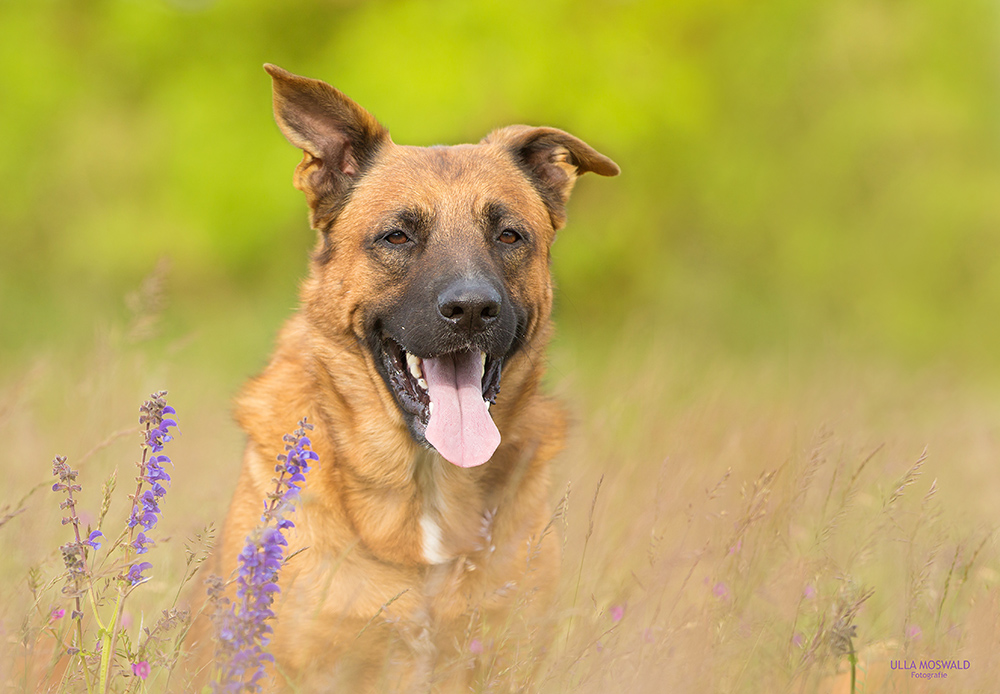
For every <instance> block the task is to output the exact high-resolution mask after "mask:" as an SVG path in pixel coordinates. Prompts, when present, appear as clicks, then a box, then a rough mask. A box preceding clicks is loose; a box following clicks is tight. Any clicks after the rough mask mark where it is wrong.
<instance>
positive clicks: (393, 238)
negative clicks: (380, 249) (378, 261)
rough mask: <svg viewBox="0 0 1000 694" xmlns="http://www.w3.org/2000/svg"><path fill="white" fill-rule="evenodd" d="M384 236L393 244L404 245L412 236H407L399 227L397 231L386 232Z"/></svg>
mask: <svg viewBox="0 0 1000 694" xmlns="http://www.w3.org/2000/svg"><path fill="white" fill-rule="evenodd" d="M384 238H385V240H386V241H388V242H389V243H391V244H393V245H394V246H399V245H402V244H404V243H406V242H407V241H409V240H410V237H409V236H407V235H406V234H405V233H403V232H402V231H400V230H399V229H396V230H395V231H393V232H391V233H389V234H386V235H385V237H384Z"/></svg>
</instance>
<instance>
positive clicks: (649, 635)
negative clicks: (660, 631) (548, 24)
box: [642, 628, 656, 643]
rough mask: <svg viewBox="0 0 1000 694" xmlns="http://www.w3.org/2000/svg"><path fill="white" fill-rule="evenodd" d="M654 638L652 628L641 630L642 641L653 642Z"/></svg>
mask: <svg viewBox="0 0 1000 694" xmlns="http://www.w3.org/2000/svg"><path fill="white" fill-rule="evenodd" d="M654 641H656V638H655V637H654V636H653V629H652V628H648V629H646V630H645V631H643V632H642V642H643V643H653V642H654Z"/></svg>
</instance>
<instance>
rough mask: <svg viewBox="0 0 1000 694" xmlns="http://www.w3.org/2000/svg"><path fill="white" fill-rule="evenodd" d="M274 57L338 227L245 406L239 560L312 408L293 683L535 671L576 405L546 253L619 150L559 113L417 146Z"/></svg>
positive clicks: (234, 512) (297, 567) (284, 121)
mask: <svg viewBox="0 0 1000 694" xmlns="http://www.w3.org/2000/svg"><path fill="white" fill-rule="evenodd" d="M266 69H267V71H268V73H270V75H271V77H272V78H273V79H274V113H275V117H276V120H277V122H278V125H279V126H280V128H281V130H282V132H283V133H284V134H285V136H286V137H287V138H288V139H289V140H290V141H291V142H292V144H294V145H295V146H296V147H299V148H300V149H302V150H303V152H304V153H305V156H304V158H303V160H302V162H301V163H300V164H299V166H298V168H297V169H296V171H295V179H294V180H295V186H296V187H297V188H298V189H300V190H301V191H302V192H303V193H305V196H306V200H307V201H308V204H309V209H310V219H311V221H312V226H313V228H314V229H316V230H317V231H318V232H319V241H318V245H317V248H316V252H315V255H314V256H313V262H312V267H311V272H310V275H309V278H308V279H307V280H306V281H305V283H304V284H303V286H302V292H301V297H302V307H301V309H300V310H299V312H298V313H297V314H295V316H293V317H292V319H291V320H290V321H289V322H288V323H287V324H286V325H285V327H284V329H283V330H282V331H281V334H280V336H279V339H278V346H277V350H276V352H275V354H274V357H273V358H272V360H271V362H270V364H269V365H268V366H267V368H266V369H265V370H264V372H263V373H262V374H261V375H260V376H258V377H257V378H256V379H254V380H253V381H251V382H250V384H249V385H248V386H247V387H246V389H245V390H244V392H243V394H242V395H241V397H240V398H239V401H238V414H237V418H238V420H239V423H240V425H241V426H242V427H243V428H244V429H245V430H246V432H247V434H248V436H249V442H248V445H247V449H246V455H245V458H244V463H243V470H242V474H241V475H240V479H239V483H238V487H237V490H236V493H235V496H234V498H233V502H232V506H231V508H230V511H229V515H228V518H227V520H226V525H225V530H224V536H223V538H222V540H221V542H220V560H221V562H222V565H221V567H220V569H221V572H222V574H223V575H229V573H230V571H231V570H232V569H233V567H235V565H236V557H237V554H238V553H239V551H240V549H241V547H242V545H243V542H244V538H245V537H246V536H247V533H248V532H250V530H251V529H252V528H253V527H254V526H255V525H256V524H257V522H258V520H259V519H260V515H261V507H262V502H263V499H264V497H265V495H266V494H267V492H268V491H269V490H272V489H273V486H274V484H273V482H272V478H273V476H274V465H275V458H276V456H277V455H278V454H279V453H281V452H282V450H283V448H282V446H283V443H282V436H283V435H284V434H285V433H287V432H290V431H292V430H294V429H295V428H296V422H298V421H299V420H300V419H301V418H302V417H303V416H308V418H309V421H311V422H312V423H313V424H315V427H316V428H315V431H313V432H312V434H311V438H312V442H313V448H314V450H315V451H316V452H317V453H318V454H319V463H318V464H317V465H316V466H315V467H314V469H313V470H312V472H310V473H309V477H308V480H307V482H306V483H305V488H304V490H303V496H302V502H301V504H300V508H299V509H298V510H297V511H296V513H295V516H294V518H293V520H294V522H295V529H294V531H291V536H290V538H289V544H290V547H289V549H288V552H289V553H292V552H295V551H296V550H299V549H302V548H307V549H305V551H303V552H301V553H300V554H298V555H296V556H295V557H294V558H293V559H291V561H290V562H288V564H287V565H286V566H285V568H284V570H283V571H282V574H281V594H280V596H278V599H277V601H276V611H277V613H278V616H277V620H276V622H275V625H274V635H273V640H272V643H271V648H270V650H271V652H272V653H273V654H274V656H275V659H276V666H277V670H278V672H279V673H280V675H279V679H281V678H282V677H283V678H285V679H287V680H288V682H289V683H290V688H291V687H299V688H300V690H301V691H306V692H319V691H334V690H336V691H351V692H356V691H368V690H379V691H381V690H389V691H403V690H405V691H411V690H412V691H429V690H434V691H439V690H452V689H456V688H457V689H460V690H468V687H469V685H470V684H471V683H472V682H473V680H474V679H475V678H478V679H479V681H480V683H481V684H482V685H484V686H488V687H490V688H495V687H501V688H503V689H507V688H514V687H521V686H523V685H524V684H525V680H526V678H528V677H529V676H530V671H531V668H530V665H525V666H523V667H522V666H521V665H519V663H520V662H521V661H522V660H524V659H525V658H528V657H530V653H531V648H542V647H544V645H545V644H543V643H537V642H533V641H532V636H533V635H534V634H536V633H537V632H536V630H537V628H538V627H539V622H540V621H541V620H539V617H540V616H541V615H542V614H543V613H544V610H543V609H540V608H543V607H544V606H545V604H546V598H547V596H548V595H549V594H550V593H551V591H552V590H553V589H554V587H555V582H556V578H557V572H558V566H559V547H558V543H557V542H556V540H555V538H554V536H553V535H551V534H550V533H547V532H546V526H547V524H548V522H549V520H550V514H551V509H550V506H549V497H548V491H549V472H548V467H549V461H550V460H551V459H552V457H553V456H555V455H556V453H557V452H558V451H559V450H560V448H561V446H562V442H563V435H564V434H563V430H564V422H563V416H562V414H561V411H560V410H559V408H558V407H557V406H555V405H554V404H553V403H552V402H551V401H550V400H548V399H547V398H546V397H544V396H543V395H542V394H541V393H540V392H539V383H540V381H541V377H542V369H543V357H542V353H543V350H544V348H545V345H546V342H547V341H548V338H549V334H550V330H551V329H550V323H549V320H550V312H551V308H552V284H551V280H550V276H549V248H550V245H551V244H552V241H553V239H554V238H555V235H556V230H557V229H559V228H560V227H562V226H563V223H564V221H565V211H564V206H565V203H566V199H567V197H568V196H569V193H570V189H571V188H572V187H573V183H574V181H575V180H576V178H577V176H579V175H580V174H582V173H585V172H587V171H593V172H596V173H598V174H601V175H602V176H614V175H616V174H617V173H618V167H617V166H616V165H615V164H614V162H612V161H611V160H610V159H608V158H607V157H605V156H603V155H601V154H599V153H598V152H596V151H594V150H593V149H592V148H590V147H589V146H588V145H586V144H585V143H583V142H581V141H580V140H578V139H577V138H575V137H573V136H571V135H569V134H567V133H564V132H562V131H560V130H555V129H553V128H530V127H526V126H521V125H518V126H511V127H508V128H503V129H501V130H497V131H496V132H493V133H492V134H490V135H489V136H488V137H486V138H485V139H484V140H483V141H482V142H480V143H479V144H476V145H458V146H454V147H430V148H421V147H404V146H399V145H396V144H395V143H393V142H392V141H391V140H390V139H389V135H388V133H387V131H386V130H385V129H384V128H383V127H382V126H381V125H380V124H379V123H378V122H377V121H376V120H375V119H374V118H373V117H372V116H371V115H369V114H368V113H367V112H366V111H365V110H364V109H362V108H361V107H360V106H358V105H357V104H355V103H354V102H353V101H351V100H350V99H348V98H347V97H345V96H344V95H343V94H341V93H340V92H339V91H337V90H336V89H334V88H332V87H330V86H329V85H327V84H326V83H324V82H320V81H318V80H312V79H307V78H304V77H298V76H296V75H292V74H291V73H288V72H286V71H284V70H282V69H280V68H278V67H275V66H272V65H268V66H266ZM519 640H520V641H519ZM518 644H519V645H518Z"/></svg>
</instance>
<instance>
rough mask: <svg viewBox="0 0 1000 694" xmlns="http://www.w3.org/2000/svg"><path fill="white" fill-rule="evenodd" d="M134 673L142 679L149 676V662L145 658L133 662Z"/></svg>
mask: <svg viewBox="0 0 1000 694" xmlns="http://www.w3.org/2000/svg"><path fill="white" fill-rule="evenodd" d="M132 674H133V675H135V676H136V677H138V678H139V679H141V680H144V679H146V678H147V677H149V663H148V662H147V661H145V660H140V661H139V662H138V663H132Z"/></svg>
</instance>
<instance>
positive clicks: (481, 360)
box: [479, 352, 486, 381]
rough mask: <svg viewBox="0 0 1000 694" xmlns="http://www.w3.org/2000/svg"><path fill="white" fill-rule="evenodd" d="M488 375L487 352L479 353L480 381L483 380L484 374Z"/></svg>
mask: <svg viewBox="0 0 1000 694" xmlns="http://www.w3.org/2000/svg"><path fill="white" fill-rule="evenodd" d="M485 373H486V352H480V353H479V380H480V381H481V380H483V374H485Z"/></svg>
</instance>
